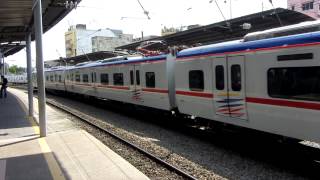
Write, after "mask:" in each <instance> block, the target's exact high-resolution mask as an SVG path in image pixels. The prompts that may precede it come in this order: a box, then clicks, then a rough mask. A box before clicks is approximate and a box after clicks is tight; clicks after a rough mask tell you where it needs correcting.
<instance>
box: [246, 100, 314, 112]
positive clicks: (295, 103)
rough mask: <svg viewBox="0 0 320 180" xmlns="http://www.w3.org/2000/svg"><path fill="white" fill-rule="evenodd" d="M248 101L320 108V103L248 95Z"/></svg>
mask: <svg viewBox="0 0 320 180" xmlns="http://www.w3.org/2000/svg"><path fill="white" fill-rule="evenodd" d="M246 101H247V102H249V103H257V104H267V105H275V106H285V107H294V108H303V109H312V110H320V104H318V103H311V102H297V101H287V100H279V99H265V98H253V97H247V98H246Z"/></svg>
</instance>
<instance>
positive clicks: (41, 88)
mask: <svg viewBox="0 0 320 180" xmlns="http://www.w3.org/2000/svg"><path fill="white" fill-rule="evenodd" d="M34 2H35V3H36V4H35V8H34V10H33V12H34V20H35V21H34V29H35V37H36V52H37V53H36V59H37V83H38V105H39V126H40V137H46V135H47V117H46V94H45V82H44V63H43V50H42V34H43V30H42V5H41V0H35V1H34Z"/></svg>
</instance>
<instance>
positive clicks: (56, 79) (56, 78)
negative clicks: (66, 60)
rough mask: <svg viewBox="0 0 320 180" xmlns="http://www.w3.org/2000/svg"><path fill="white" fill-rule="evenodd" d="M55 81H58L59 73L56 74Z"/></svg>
mask: <svg viewBox="0 0 320 180" xmlns="http://www.w3.org/2000/svg"><path fill="white" fill-rule="evenodd" d="M54 81H56V82H57V81H58V75H57V74H55V75H54Z"/></svg>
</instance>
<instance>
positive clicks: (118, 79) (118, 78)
mask: <svg viewBox="0 0 320 180" xmlns="http://www.w3.org/2000/svg"><path fill="white" fill-rule="evenodd" d="M113 84H114V85H118V86H123V74H122V73H114V74H113Z"/></svg>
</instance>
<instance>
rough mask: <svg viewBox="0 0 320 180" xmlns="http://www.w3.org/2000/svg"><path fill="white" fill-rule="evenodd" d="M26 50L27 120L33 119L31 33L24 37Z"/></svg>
mask: <svg viewBox="0 0 320 180" xmlns="http://www.w3.org/2000/svg"><path fill="white" fill-rule="evenodd" d="M26 48H27V50H26V51H27V78H28V102H29V118H33V86H32V63H31V33H28V34H27V37H26Z"/></svg>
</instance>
